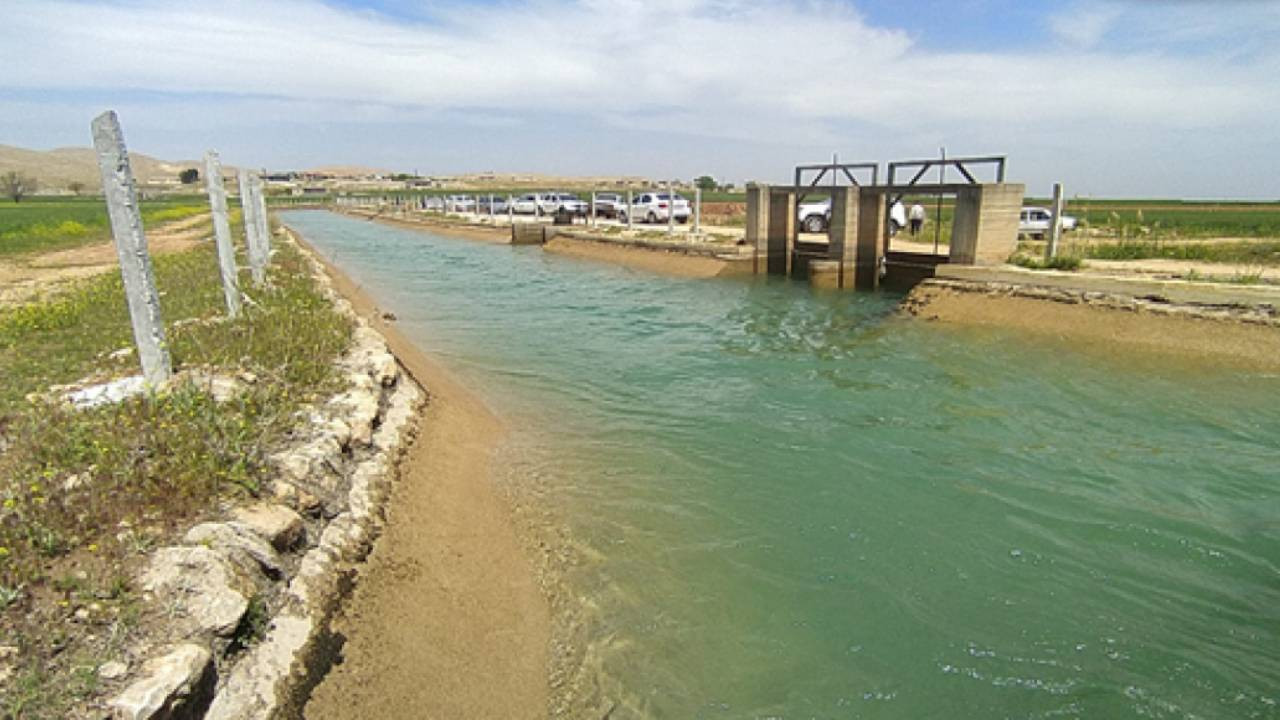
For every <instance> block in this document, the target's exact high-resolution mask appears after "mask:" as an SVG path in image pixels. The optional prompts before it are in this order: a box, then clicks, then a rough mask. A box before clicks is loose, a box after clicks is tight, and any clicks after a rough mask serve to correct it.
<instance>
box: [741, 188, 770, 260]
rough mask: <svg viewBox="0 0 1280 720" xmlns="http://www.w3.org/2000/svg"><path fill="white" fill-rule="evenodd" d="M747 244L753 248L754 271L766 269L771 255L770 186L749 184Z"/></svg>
mask: <svg viewBox="0 0 1280 720" xmlns="http://www.w3.org/2000/svg"><path fill="white" fill-rule="evenodd" d="M746 240H747V245H748V246H749V247H750V248H751V256H752V261H751V262H752V268H751V269H752V272H754V273H756V274H759V273H762V272H764V271H765V269H766V266H765V263H766V261H767V258H768V256H769V186H768V185H756V184H749V185H747V234H746Z"/></svg>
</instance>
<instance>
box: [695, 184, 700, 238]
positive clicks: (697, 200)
mask: <svg viewBox="0 0 1280 720" xmlns="http://www.w3.org/2000/svg"><path fill="white" fill-rule="evenodd" d="M693 232H695V233H699V232H702V188H700V187H696V188H694V189H693Z"/></svg>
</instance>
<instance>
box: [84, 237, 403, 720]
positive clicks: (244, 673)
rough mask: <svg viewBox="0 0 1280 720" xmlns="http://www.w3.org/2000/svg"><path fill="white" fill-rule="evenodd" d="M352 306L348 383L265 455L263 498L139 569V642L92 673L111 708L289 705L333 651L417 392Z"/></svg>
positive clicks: (146, 710) (186, 713)
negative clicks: (331, 623)
mask: <svg viewBox="0 0 1280 720" xmlns="http://www.w3.org/2000/svg"><path fill="white" fill-rule="evenodd" d="M313 265H314V269H315V273H316V277H317V278H318V282H320V283H321V284H322V286H324V287H325V291H326V294H328V295H329V296H330V298H331V299H332V301H333V302H334V305H335V308H336V309H337V310H338V312H341V313H344V314H347V315H349V316H351V317H352V318H354V320H355V322H356V323H357V327H356V329H355V332H354V337H353V342H352V347H351V348H350V350H349V351H348V352H347V353H346V354H345V355H344V356H343V357H342V358H341V359H340V360H339V362H338V366H339V367H338V369H339V371H340V372H341V373H342V375H343V377H345V378H346V379H347V389H346V391H345V392H343V393H341V394H339V395H337V396H335V397H332V398H330V399H329V400H328V401H327V402H325V403H323V404H320V405H318V406H315V407H312V408H311V409H310V410H309V411H308V414H307V416H306V417H305V418H301V422H300V426H301V429H300V430H299V431H298V433H297V435H296V442H295V443H293V444H291V446H290V447H288V448H286V449H284V450H281V451H279V452H277V453H276V454H275V455H273V456H272V458H271V464H272V466H273V468H274V469H275V471H276V474H275V478H274V480H273V481H272V483H271V486H270V487H269V489H268V492H267V493H264V496H269V497H270V499H269V500H264V501H262V502H259V503H257V504H253V505H248V506H242V507H236V508H232V509H229V511H228V512H227V514H226V517H225V518H223V519H221V520H218V521H216V522H204V523H201V524H199V525H196V526H195V527H192V528H190V529H189V530H188V531H187V532H186V533H185V535H184V536H183V537H182V541H181V542H180V543H178V544H176V545H172V546H170V547H163V548H160V549H158V550H156V551H155V552H154V553H153V554H152V555H151V557H150V559H149V562H148V564H147V565H146V567H145V568H144V570H143V572H142V576H141V578H140V579H139V583H138V584H139V586H140V587H141V588H142V589H143V590H144V592H145V595H144V601H145V603H146V610H145V611H144V613H145V614H146V615H147V616H148V617H149V618H150V619H151V620H150V621H149V623H148V632H147V634H146V640H145V641H144V643H143V644H140V645H138V646H135V647H133V648H131V649H130V651H129V652H128V653H127V655H126V658H125V661H122V662H119V663H116V664H115V665H114V666H112V667H111V668H104V670H105V671H106V672H103V673H101V674H102V675H103V677H104V679H105V680H107V681H108V683H110V686H111V687H114V688H117V689H118V690H117V692H115V694H114V696H113V697H111V699H110V700H109V702H108V704H109V707H110V710H111V712H112V714H113V715H114V716H115V717H118V718H129V719H142V718H189V717H206V718H219V719H230V718H265V717H270V716H273V715H275V714H277V713H280V712H282V711H287V710H289V709H290V708H292V707H295V706H297V705H299V704H300V703H301V702H302V701H303V700H304V699H305V696H306V694H307V692H308V691H309V690H310V688H311V687H312V686H314V684H315V683H316V682H318V680H319V678H320V677H321V676H322V675H323V673H324V672H325V670H326V669H327V667H328V663H329V661H330V659H331V657H332V655H333V653H334V650H335V649H334V648H333V647H332V645H333V642H332V639H331V638H330V637H329V635H328V631H327V627H328V620H329V618H330V616H331V615H332V613H333V612H334V610H335V608H336V607H337V606H338V604H339V602H340V601H341V599H342V597H343V596H344V594H345V593H346V592H347V591H348V590H349V586H350V578H351V576H352V573H353V568H354V566H355V564H356V563H358V562H360V561H361V560H362V559H363V558H364V557H365V556H366V555H367V553H368V552H369V550H370V548H371V546H372V542H373V540H374V538H375V537H376V536H377V534H378V532H379V529H380V524H381V522H382V517H383V513H382V510H383V503H384V501H385V500H386V498H387V497H388V490H389V485H390V483H391V480H392V477H393V475H394V473H395V470H396V463H397V459H398V457H399V454H400V453H401V451H402V450H403V448H404V447H405V446H406V445H407V443H408V441H409V437H410V435H411V433H413V432H415V429H416V418H417V416H418V411H419V409H420V405H421V403H422V401H423V399H424V394H423V392H422V390H421V389H420V388H419V387H418V386H417V385H416V383H415V382H414V381H413V380H412V379H410V378H408V377H407V376H406V375H403V374H402V373H401V372H400V368H399V365H398V363H397V361H396V358H395V357H394V356H392V355H391V353H390V352H389V351H388V349H387V346H386V343H385V341H384V340H383V338H382V337H381V336H380V335H379V334H378V333H377V332H376V331H374V330H373V329H372V328H371V327H369V325H368V324H367V323H365V322H364V321H363V320H362V319H360V318H359V317H358V316H357V315H356V313H355V312H354V310H353V308H352V307H351V305H350V303H348V302H347V301H346V300H345V299H343V298H341V297H340V296H338V295H337V293H336V292H335V291H334V290H333V289H332V287H331V286H330V283H329V281H328V278H327V276H326V275H325V274H324V272H323V270H322V268H321V266H320V265H319V263H318V262H315V261H314V259H313Z"/></svg>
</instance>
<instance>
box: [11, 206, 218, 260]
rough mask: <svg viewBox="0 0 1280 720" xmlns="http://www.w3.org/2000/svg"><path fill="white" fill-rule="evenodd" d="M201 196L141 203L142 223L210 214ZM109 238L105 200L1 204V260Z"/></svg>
mask: <svg viewBox="0 0 1280 720" xmlns="http://www.w3.org/2000/svg"><path fill="white" fill-rule="evenodd" d="M207 209H208V204H207V202H206V201H205V200H204V199H203V198H202V197H199V196H190V197H179V196H175V197H166V198H163V199H160V200H145V201H143V202H142V221H143V224H144V225H153V224H158V223H164V222H169V221H172V220H181V219H183V218H186V217H191V216H192V215H198V214H200V213H202V212H205V211H207ZM109 236H110V224H109V222H108V220H107V206H106V204H105V203H104V202H103V201H102V198H90V197H86V198H40V197H36V198H28V199H25V200H23V201H22V202H20V203H14V202H8V201H4V202H0V257H9V256H14V255H25V254H28V253H36V252H49V251H51V250H64V249H66V248H71V247H78V246H80V245H86V244H89V243H94V242H101V241H103V240H106V239H107V238H108V237H109Z"/></svg>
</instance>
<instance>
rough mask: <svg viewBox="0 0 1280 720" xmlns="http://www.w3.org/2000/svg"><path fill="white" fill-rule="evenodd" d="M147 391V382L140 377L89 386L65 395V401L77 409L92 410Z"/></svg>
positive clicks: (135, 376)
mask: <svg viewBox="0 0 1280 720" xmlns="http://www.w3.org/2000/svg"><path fill="white" fill-rule="evenodd" d="M146 390H147V380H146V378H144V377H142V376H141V375H134V376H133V377H127V378H121V379H119V380H112V381H111V382H106V383H100V384H98V385H90V386H89V387H86V388H82V389H79V390H74V391H72V392H69V393H67V395H66V398H67V401H68V402H70V403H71V404H72V405H74V406H76V407H77V408H80V409H84V408H93V407H98V406H99V405H110V404H115V403H118V402H121V401H123V400H125V399H127V398H131V397H133V396H135V395H141V394H142V393H144V392H146Z"/></svg>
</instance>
